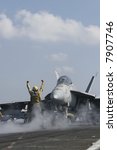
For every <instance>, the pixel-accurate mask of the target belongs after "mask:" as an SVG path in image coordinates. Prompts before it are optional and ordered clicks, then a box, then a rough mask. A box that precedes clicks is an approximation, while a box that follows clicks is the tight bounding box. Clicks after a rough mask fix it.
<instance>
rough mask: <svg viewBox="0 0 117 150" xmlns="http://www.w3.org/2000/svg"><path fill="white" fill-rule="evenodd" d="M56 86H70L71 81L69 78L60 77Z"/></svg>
mask: <svg viewBox="0 0 117 150" xmlns="http://www.w3.org/2000/svg"><path fill="white" fill-rule="evenodd" d="M58 84H65V85H70V84H72V81H71V79H70V78H69V77H67V76H61V77H60V78H59V79H58V81H57V85H58Z"/></svg>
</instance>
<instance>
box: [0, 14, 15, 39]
mask: <svg viewBox="0 0 117 150" xmlns="http://www.w3.org/2000/svg"><path fill="white" fill-rule="evenodd" d="M16 33H17V31H16V29H15V27H14V25H13V22H12V20H10V19H9V18H8V17H7V16H6V15H5V14H0V36H1V37H3V38H12V37H14V36H16V35H17V34H16Z"/></svg>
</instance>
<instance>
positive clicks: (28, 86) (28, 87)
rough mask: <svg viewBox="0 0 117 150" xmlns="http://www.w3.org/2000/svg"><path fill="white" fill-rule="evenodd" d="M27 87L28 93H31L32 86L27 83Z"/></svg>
mask: <svg viewBox="0 0 117 150" xmlns="http://www.w3.org/2000/svg"><path fill="white" fill-rule="evenodd" d="M26 86H27V89H28V92H29V93H30V91H31V87H30V85H29V81H27V82H26Z"/></svg>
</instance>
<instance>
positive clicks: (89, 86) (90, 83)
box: [85, 76, 95, 93]
mask: <svg viewBox="0 0 117 150" xmlns="http://www.w3.org/2000/svg"><path fill="white" fill-rule="evenodd" d="M94 77H95V76H92V78H91V80H90V82H89V84H88V86H87V88H86V91H85V92H86V93H88V92H89V90H90V88H91V85H92V83H93V80H94Z"/></svg>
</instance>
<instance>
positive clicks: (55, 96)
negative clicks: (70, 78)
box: [51, 90, 64, 101]
mask: <svg viewBox="0 0 117 150" xmlns="http://www.w3.org/2000/svg"><path fill="white" fill-rule="evenodd" d="M51 98H52V99H54V100H59V101H60V100H64V94H63V91H61V90H57V91H53V92H52V94H51Z"/></svg>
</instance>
